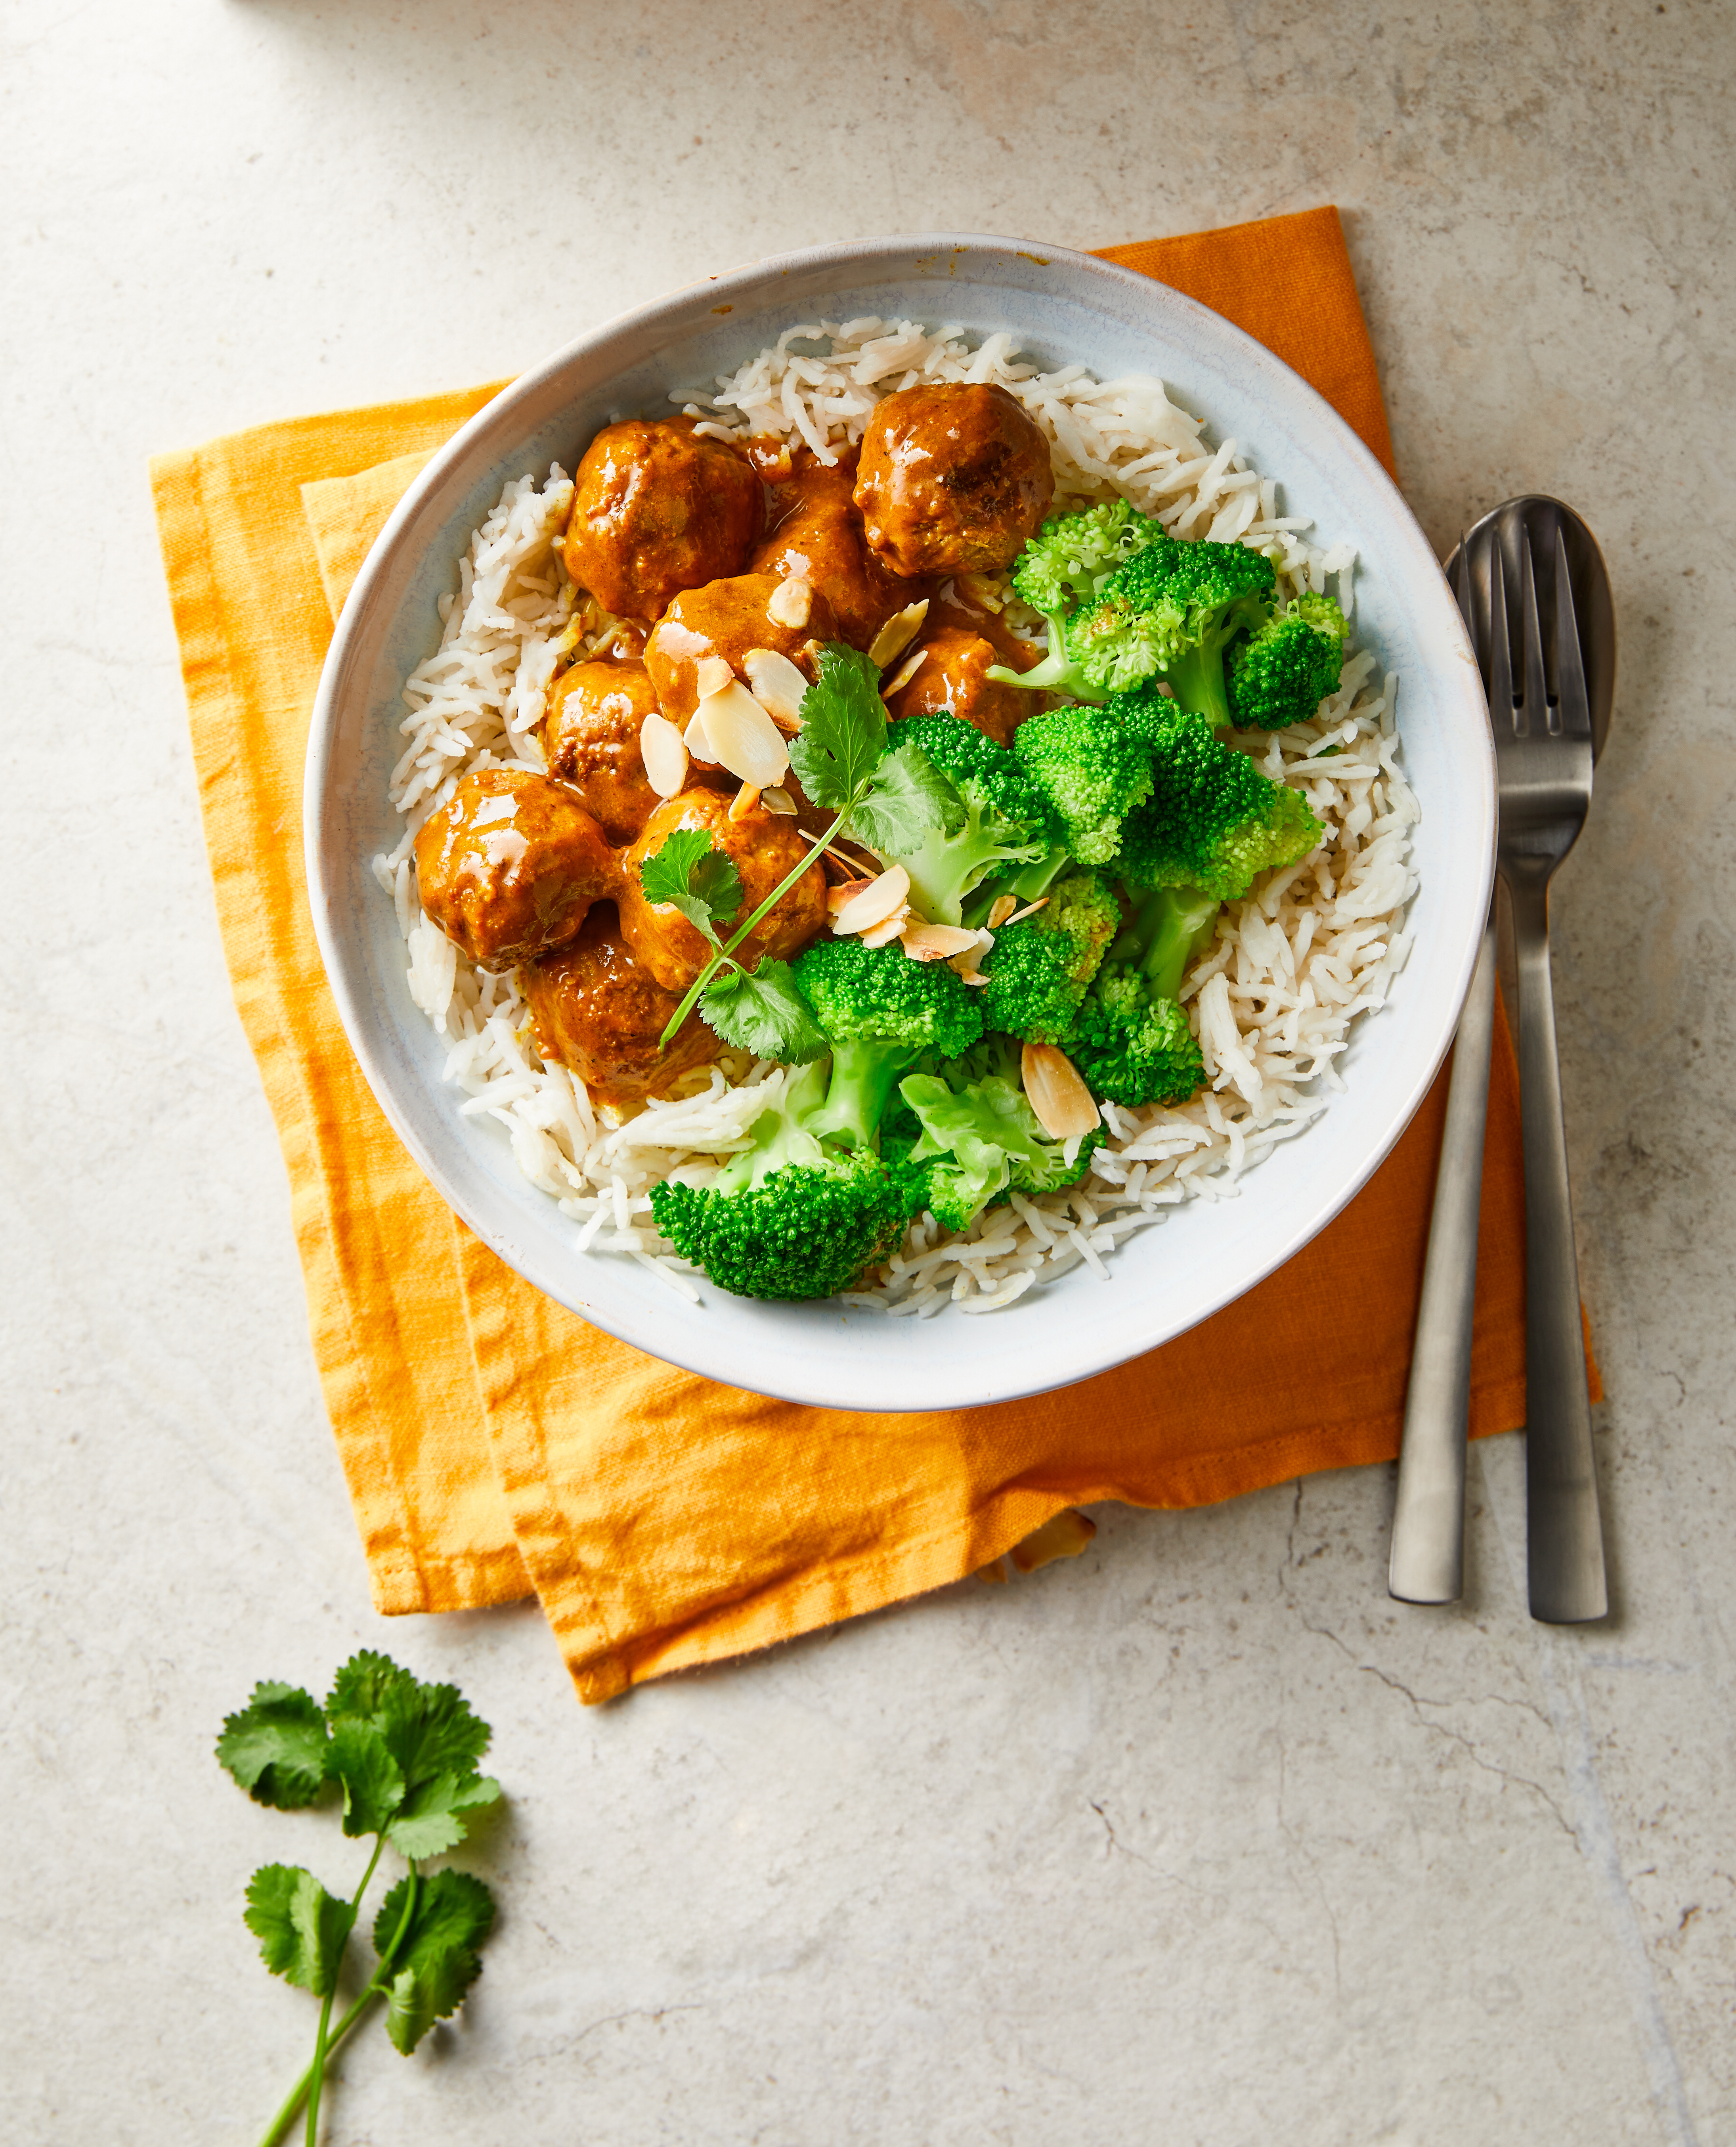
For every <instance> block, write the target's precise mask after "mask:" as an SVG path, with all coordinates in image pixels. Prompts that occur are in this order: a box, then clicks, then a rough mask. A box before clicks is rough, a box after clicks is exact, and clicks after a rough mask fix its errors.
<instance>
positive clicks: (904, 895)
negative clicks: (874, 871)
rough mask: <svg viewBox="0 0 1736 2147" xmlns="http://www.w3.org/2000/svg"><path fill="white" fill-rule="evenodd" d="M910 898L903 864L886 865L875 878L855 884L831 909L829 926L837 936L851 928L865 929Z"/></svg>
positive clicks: (883, 918)
mask: <svg viewBox="0 0 1736 2147" xmlns="http://www.w3.org/2000/svg"><path fill="white" fill-rule="evenodd" d="M909 899H910V875H909V873H908V872H906V871H905V869H904V868H903V865H889V866H888V868H887V869H886V870H885V871H884V872H883V873H881V874H880V875H879V877H878V878H876V879H871V880H870V881H868V884H867V885H866V886H865V887H863V888H858V889H857V890H856V891H855V892H854V893H853V894H852V895H851V897H850V898H849V899H848V901H847V902H844V903H841V904H840V905H839V907H838V908H837V909H836V910H835V911H834V912H833V918H832V928H833V931H834V932H835V933H838V936H839V938H845V937H847V936H848V934H849V933H853V932H867V931H869V930H871V929H872V928H873V926H875V925H876V924H883V923H885V921H886V919H887V918H888V917H892V916H895V915H896V914H897V913H898V911H899V910H901V909H902V908H903V907H904V906H905V904H906V903H908V900H909Z"/></svg>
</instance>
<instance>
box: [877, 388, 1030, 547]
mask: <svg viewBox="0 0 1736 2147" xmlns="http://www.w3.org/2000/svg"><path fill="white" fill-rule="evenodd" d="M1054 492H1055V476H1054V472H1053V468H1051V467H1050V464H1049V453H1048V441H1047V440H1046V439H1044V438H1043V433H1042V430H1041V428H1039V427H1038V425H1037V423H1036V422H1035V421H1034V420H1033V418H1029V417H1028V416H1027V415H1026V413H1025V412H1024V411H1023V409H1022V408H1020V407H1019V405H1018V403H1015V402H1014V401H1013V398H1012V397H1011V396H1010V395H1009V394H1008V393H1007V391H1006V389H1005V388H992V387H988V386H984V385H978V386H973V387H961V386H953V385H951V384H937V385H936V386H934V387H931V388H903V389H901V390H900V391H899V392H898V393H897V394H896V395H888V396H887V397H885V398H883V400H882V401H881V402H880V403H877V404H876V405H875V408H874V413H873V416H872V417H871V418H869V419H868V430H867V431H866V432H865V433H863V438H862V456H861V460H860V461H859V463H858V465H857V470H856V504H857V506H858V508H860V509H861V510H862V518H863V523H864V525H865V527H866V528H867V530H868V543H870V544H871V545H872V546H873V548H874V550H875V551H876V552H877V553H878V554H879V556H880V558H883V560H884V561H885V562H886V563H887V565H888V566H889V567H890V568H893V571H894V572H895V573H900V574H947V573H958V574H969V573H981V572H983V569H984V568H991V567H1006V566H1010V565H1011V564H1012V563H1013V560H1014V559H1015V558H1017V557H1018V553H1019V550H1020V548H1021V547H1022V546H1023V543H1024V542H1025V539H1026V538H1028V537H1033V536H1034V535H1035V534H1036V533H1037V528H1038V524H1039V523H1041V522H1042V520H1043V516H1044V515H1045V514H1046V513H1048V505H1049V502H1050V500H1051V499H1053V497H1054Z"/></svg>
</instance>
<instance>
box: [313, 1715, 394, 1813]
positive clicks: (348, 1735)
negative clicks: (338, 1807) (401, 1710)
mask: <svg viewBox="0 0 1736 2147" xmlns="http://www.w3.org/2000/svg"><path fill="white" fill-rule="evenodd" d="M326 1769H327V1772H328V1774H330V1775H331V1776H332V1778H333V1780H334V1781H336V1782H338V1783H339V1784H342V1786H343V1830H344V1832H345V1833H346V1834H378V1833H380V1832H381V1831H382V1830H383V1829H384V1827H385V1824H386V1822H387V1820H388V1819H390V1818H391V1816H392V1814H393V1813H394V1812H395V1811H396V1810H397V1809H398V1806H399V1805H400V1804H402V1803H403V1800H404V1776H403V1769H402V1768H401V1767H400V1766H399V1765H398V1762H397V1760H396V1759H393V1756H392V1754H391V1750H390V1749H389V1748H388V1745H387V1743H386V1739H385V1737H384V1735H383V1734H382V1732H381V1730H380V1729H379V1727H378V1724H374V1723H372V1722H363V1721H362V1720H361V1719H359V1718H358V1717H357V1716H355V1715H353V1714H346V1715H342V1716H340V1717H339V1719H338V1726H337V1728H336V1729H333V1732H332V1742H331V1744H330V1745H329V1747H328V1749H327V1754H326Z"/></svg>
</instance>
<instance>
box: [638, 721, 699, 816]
mask: <svg viewBox="0 0 1736 2147" xmlns="http://www.w3.org/2000/svg"><path fill="white" fill-rule="evenodd" d="M639 756H640V758H642V759H643V762H644V763H645V778H646V780H647V781H648V783H650V785H651V787H652V788H653V790H654V791H655V792H656V793H657V794H658V797H659V798H673V797H674V796H675V794H676V793H677V792H678V790H680V788H682V786H683V783H686V781H687V779H688V749H687V747H686V746H685V744H683V742H682V736H681V733H680V732H679V731H678V730H677V729H676V728H675V726H674V724H673V723H671V722H670V721H669V718H668V717H667V716H659V715H649V716H647V717H646V718H645V720H644V722H643V723H641V724H640V726H639Z"/></svg>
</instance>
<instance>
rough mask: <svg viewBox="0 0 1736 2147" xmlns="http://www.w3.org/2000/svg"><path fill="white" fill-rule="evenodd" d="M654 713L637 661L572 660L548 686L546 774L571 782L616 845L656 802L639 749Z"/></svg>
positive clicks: (652, 696) (647, 681) (640, 823)
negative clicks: (641, 729)
mask: <svg viewBox="0 0 1736 2147" xmlns="http://www.w3.org/2000/svg"><path fill="white" fill-rule="evenodd" d="M655 713H657V694H656V692H655V690H654V688H653V686H652V683H651V674H650V673H649V672H648V671H647V670H646V668H645V667H644V665H643V663H575V664H574V665H573V668H571V670H569V671H563V673H561V675H560V677H559V678H557V679H556V680H555V682H554V683H553V686H551V687H550V688H549V689H548V713H547V714H545V715H544V717H543V723H542V735H543V751H544V753H547V754H548V772H549V773H550V774H551V775H553V776H555V777H558V778H559V780H560V781H561V782H563V783H571V784H572V785H573V788H574V789H575V790H576V791H577V792H578V794H579V796H580V797H581V798H583V800H584V802H585V804H586V805H587V807H588V808H589V810H590V811H591V812H592V813H593V814H594V815H595V817H596V818H597V822H598V825H599V826H600V827H601V828H602V829H603V833H604V834H605V835H607V836H608V838H609V840H610V842H612V843H614V844H615V845H616V846H617V847H618V848H625V847H626V846H627V844H628V843H630V842H631V841H632V840H633V837H634V836H635V835H636V834H638V832H639V830H640V828H643V826H644V824H645V823H646V821H647V820H648V819H649V818H650V817H651V815H652V814H653V813H654V812H655V811H656V810H657V808H658V805H659V804H660V803H662V800H661V799H660V798H658V793H656V791H654V790H653V788H652V787H651V783H650V779H649V778H648V776H647V775H646V773H645V763H644V759H643V755H642V754H641V753H640V751H639V726H640V725H641V724H642V723H643V722H644V720H645V718H646V717H647V716H649V715H654V714H655Z"/></svg>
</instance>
